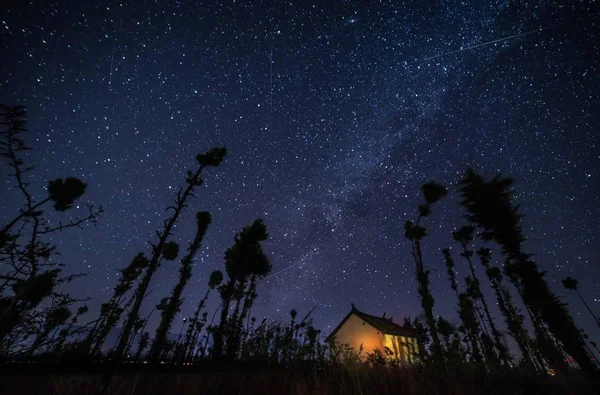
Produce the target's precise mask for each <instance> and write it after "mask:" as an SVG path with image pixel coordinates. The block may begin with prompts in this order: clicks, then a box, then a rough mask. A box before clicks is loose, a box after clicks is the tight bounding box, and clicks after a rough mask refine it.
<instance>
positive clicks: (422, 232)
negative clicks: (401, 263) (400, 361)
mask: <svg viewBox="0 0 600 395" xmlns="http://www.w3.org/2000/svg"><path fill="white" fill-rule="evenodd" d="M421 191H422V192H423V196H424V197H425V204H422V205H420V206H419V210H418V214H419V215H418V216H417V220H416V221H415V222H413V221H406V224H405V225H404V230H405V232H404V235H405V237H406V238H407V239H408V240H410V242H411V255H412V257H413V260H414V261H415V265H416V280H417V291H418V293H419V297H420V299H421V306H422V307H423V311H424V312H425V318H426V320H427V326H428V327H429V333H430V335H431V338H432V340H433V357H434V359H435V362H436V364H437V365H438V366H440V367H441V366H443V365H444V361H443V355H442V347H441V344H440V339H439V336H438V333H437V326H436V320H435V318H434V316H433V305H434V303H435V301H434V299H433V296H432V295H431V290H430V288H429V272H430V271H429V270H426V269H425V264H424V263H423V253H422V250H421V241H422V240H423V239H424V238H425V236H427V229H426V228H425V227H423V226H421V219H422V218H426V217H428V216H429V214H430V213H431V206H432V205H433V204H435V203H436V202H437V201H438V200H440V199H442V198H443V197H444V196H446V194H447V191H446V188H444V187H443V186H441V185H439V184H436V183H434V182H430V183H427V184H424V185H423V186H422V187H421Z"/></svg>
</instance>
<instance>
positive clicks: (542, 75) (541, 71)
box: [0, 0, 600, 338]
mask: <svg viewBox="0 0 600 395" xmlns="http://www.w3.org/2000/svg"><path fill="white" fill-rule="evenodd" d="M128 3H129V4H128ZM557 3H561V4H560V5H559V4H557ZM597 17H598V12H597V5H595V4H594V2H586V1H580V2H575V1H573V2H552V1H528V2H522V3H521V2H515V1H506V0H502V1H479V2H454V1H432V0H429V1H419V2H416V1H415V2H413V1H411V2H408V1H407V2H402V1H313V2H308V1H288V2H276V1H190V0H182V1H168V2H161V1H156V2H150V1H144V2H142V1H140V2H104V1H99V2H95V1H94V2H92V1H77V2H66V1H52V2H40V1H30V2H27V1H11V0H8V2H5V3H4V5H3V11H2V13H0V60H1V61H0V103H3V104H6V105H16V104H22V105H25V106H26V107H27V108H28V112H29V118H30V120H29V129H30V130H31V133H30V134H29V136H28V142H30V144H31V146H32V147H33V148H34V151H33V152H32V153H31V154H30V155H29V157H28V160H30V161H31V163H33V164H35V165H36V170H35V174H34V176H32V182H33V184H34V185H35V186H34V187H33V190H34V191H35V193H36V195H37V196H43V195H44V193H45V191H44V189H43V186H44V185H45V182H46V180H48V179H54V178H57V177H66V176H71V175H72V176H76V177H79V178H81V179H82V180H84V181H86V182H87V183H88V191H87V193H86V195H85V198H84V200H83V201H82V202H81V203H84V202H85V201H90V202H94V203H96V204H102V205H103V206H104V208H105V210H106V211H105V213H104V215H103V218H102V219H101V221H100V223H99V224H98V226H97V227H95V228H94V227H88V228H86V229H84V230H83V231H80V232H70V233H64V234H60V235H57V236H56V237H54V238H53V240H52V241H53V242H55V243H57V244H58V248H59V250H60V251H61V252H62V255H61V256H59V257H55V258H54V261H55V262H61V263H64V264H65V265H66V271H67V272H76V271H82V270H83V271H87V272H89V275H88V276H87V277H86V278H85V279H83V280H79V281H77V282H76V283H72V284H70V286H69V291H71V292H73V293H74V294H84V295H86V296H90V297H91V298H92V301H91V302H90V307H91V311H90V313H89V314H90V317H89V318H90V319H92V318H94V317H95V315H96V314H97V311H98V306H99V304H100V303H101V302H103V301H105V300H106V299H108V297H109V296H110V294H111V290H112V287H113V286H114V285H115V284H116V280H117V276H118V269H120V268H123V267H124V266H125V265H126V264H127V263H128V262H129V261H130V260H131V258H133V256H134V255H135V254H136V253H137V252H138V251H142V250H143V251H148V250H149V248H148V247H147V244H145V243H146V241H148V240H152V237H153V232H154V230H155V229H157V228H158V227H159V226H160V224H161V223H162V219H164V217H165V213H164V210H165V208H166V207H167V206H168V205H169V203H170V200H169V199H171V198H172V197H173V196H174V193H175V191H176V188H177V186H178V185H179V184H181V183H182V182H183V181H184V177H185V172H186V170H188V169H191V168H192V167H193V166H194V165H195V159H194V157H195V155H196V154H198V153H201V152H204V151H206V150H207V149H209V148H211V147H213V146H220V145H224V146H226V147H227V149H228V151H229V153H228V156H227V157H226V159H225V161H224V163H223V164H222V165H221V167H219V168H218V169H209V171H207V172H206V173H205V182H204V184H203V185H202V187H200V188H199V190H198V198H197V199H196V200H194V201H193V202H191V204H190V207H189V209H188V212H187V215H186V216H185V218H184V219H183V220H182V221H181V223H180V224H179V225H178V226H177V228H176V229H175V240H176V241H179V242H180V243H181V245H182V246H183V247H185V246H187V244H188V242H189V241H190V240H191V238H193V233H194V226H193V215H192V214H193V212H194V211H199V210H208V211H210V212H211V213H212V216H213V223H212V225H211V227H210V228H209V231H208V234H207V236H206V238H205V240H204V243H203V248H202V250H201V252H200V253H199V254H198V257H197V259H196V263H195V267H194V272H193V277H192V280H191V282H190V284H189V285H188V286H187V288H186V290H185V292H184V293H185V297H186V301H185V303H184V306H183V311H182V313H181V315H180V317H179V318H178V319H182V318H183V317H186V316H187V317H189V316H190V315H191V314H192V312H193V310H194V308H195V304H196V303H197V302H198V300H199V298H200V297H201V295H203V294H204V292H205V290H206V283H207V278H208V275H209V274H210V272H211V271H213V270H215V269H223V268H224V266H223V262H224V261H223V255H224V252H225V250H226V248H227V247H229V246H230V245H231V244H232V242H233V236H234V234H235V232H238V231H240V230H241V228H242V227H243V226H246V225H248V224H250V223H251V222H252V221H253V220H254V219H255V218H257V217H261V218H263V219H264V221H265V223H266V225H267V227H268V230H269V233H270V235H271V237H270V239H269V240H268V242H266V243H265V250H266V251H267V252H268V255H269V257H270V259H271V262H272V264H273V272H272V275H271V276H270V277H269V278H267V279H265V280H263V281H261V282H260V284H259V288H258V292H259V298H258V300H257V303H256V307H255V310H254V313H255V315H257V316H259V317H261V316H266V317H269V318H273V319H282V320H287V319H288V317H289V316H288V312H289V311H290V310H291V309H293V308H295V309H297V310H298V312H299V315H300V316H303V315H304V314H305V313H306V312H308V311H309V310H310V309H311V308H313V307H316V310H315V312H314V313H313V318H314V323H315V325H316V326H317V327H319V328H321V329H323V330H324V332H329V331H330V330H331V329H332V328H333V327H335V325H337V323H338V322H339V321H340V320H341V319H342V318H343V316H344V315H345V314H346V313H347V312H348V311H349V309H350V302H354V303H355V304H356V305H357V307H358V308H359V309H361V310H363V311H365V312H367V313H372V314H377V315H379V314H383V312H386V313H387V316H388V317H389V316H393V317H395V319H396V321H400V320H401V317H403V316H416V315H418V314H420V313H421V309H420V305H419V302H418V299H417V293H416V285H415V281H414V280H413V273H414V264H413V263H412V261H411V257H410V255H409V245H408V243H407V241H406V240H405V239H404V237H403V224H404V222H405V221H406V220H407V219H410V218H412V217H414V214H415V212H416V205H417V204H418V203H419V202H420V200H421V197H420V194H419V186H420V185H421V184H423V183H424V182H427V181H430V180H436V181H438V182H440V183H443V184H445V185H447V186H448V187H449V188H450V190H451V191H455V189H456V187H455V183H456V181H457V180H458V179H459V177H460V176H461V175H462V174H463V172H464V170H465V169H466V168H467V166H473V167H474V168H475V169H476V170H478V171H480V172H482V173H483V174H484V175H486V176H492V175H495V174H496V173H502V174H505V175H509V176H512V177H514V178H516V180H517V184H516V188H517V192H518V193H517V198H518V202H519V203H520V204H521V209H522V211H523V213H525V214H526V216H525V218H524V220H523V221H524V232H525V235H526V236H527V237H528V241H527V242H526V250H527V251H528V252H531V253H533V254H535V256H536V258H537V260H538V262H539V264H540V266H541V268H542V269H543V270H546V271H547V272H548V275H547V277H548V281H549V283H550V284H551V287H552V289H553V290H554V291H555V292H557V293H558V294H559V295H561V297H563V298H564V300H565V301H566V302H568V303H569V304H570V306H571V309H572V311H573V314H574V317H575V320H576V322H577V323H578V324H579V325H580V326H584V327H585V328H586V329H587V330H588V332H589V333H590V334H591V335H593V337H596V338H598V337H599V336H600V331H599V329H598V328H594V324H593V321H592V319H591V318H590V317H589V314H588V313H587V311H585V310H584V308H583V307H582V305H581V303H580V302H579V299H578V298H577V296H576V295H575V294H571V293H568V292H567V291H565V290H563V289H562V287H561V285H560V280H561V279H562V278H564V277H565V276H567V275H570V276H573V277H576V278H578V279H579V280H580V289H581V292H582V294H583V295H584V296H585V297H586V299H587V300H588V302H589V303H590V305H591V307H592V308H593V309H595V311H596V312H600V270H598V268H599V266H598V265H599V261H598V259H599V255H600V251H599V247H598V246H599V245H600V199H599V198H598V196H599V195H600V181H599V178H600V172H599V171H600V166H599V165H600V147H599V146H598V138H597V136H598V131H599V127H600V108H599V103H600V90H599V87H600V78H599V71H600V70H599V62H598V60H599V59H600V53H599V52H600V40H599V39H598V37H599V36H598V31H599V29H598V18H597ZM5 169H6V168H5ZM5 169H4V170H3V171H2V173H1V178H0V181H1V183H2V189H1V193H2V199H0V200H1V203H0V219H2V222H5V221H6V219H7V218H9V217H10V216H11V215H12V214H13V213H15V211H16V209H17V207H18V205H19V202H20V200H19V196H18V195H17V194H16V192H15V191H14V190H12V189H11V185H12V181H11V179H10V178H9V177H8V176H7V172H6V171H5ZM79 207H80V211H81V210H83V206H82V205H80V206H79ZM77 213H78V212H77V210H74V211H72V212H69V214H70V215H77ZM80 214H81V212H80ZM461 214H462V211H461V210H460V207H459V206H458V205H457V198H456V196H453V197H450V198H447V199H446V200H444V201H443V202H441V203H440V204H439V205H437V206H436V207H435V209H434V213H433V214H432V216H431V217H430V218H429V219H428V222H427V224H428V227H429V230H430V235H429V237H428V238H427V239H426V241H425V245H424V248H425V250H426V253H425V259H426V260H427V263H428V264H429V265H430V266H431V268H432V270H433V271H432V281H433V289H434V296H435V298H436V307H435V311H436V313H438V314H441V315H444V316H445V317H447V318H454V317H455V300H454V297H453V294H452V293H451V289H450V287H449V284H448V281H447V278H446V274H445V268H444V266H443V260H442V255H441V252H440V251H441V249H442V248H444V247H447V246H452V247H454V248H453V249H454V251H456V249H457V246H456V245H453V242H452V239H451V236H450V232H451V231H452V230H453V229H455V228H456V227H458V226H460V225H461V224H462V220H461V218H460V216H461ZM51 218H54V217H51ZM63 218H64V217H63ZM456 259H457V261H458V256H456ZM177 269H178V265H177V263H176V262H167V263H165V264H164V265H163V266H162V267H161V269H160V271H159V272H158V273H157V275H156V276H155V278H154V280H153V283H152V286H151V288H152V289H153V291H152V294H151V295H150V296H149V298H148V299H149V300H148V302H147V303H146V304H145V305H144V308H143V311H145V312H148V311H149V310H150V308H151V306H152V305H153V304H154V303H156V302H157V301H158V300H159V299H160V298H161V297H163V296H166V295H167V294H168V293H169V292H170V289H171V287H172V286H173V284H174V283H175V281H176V280H177ZM458 270H459V277H460V278H463V277H464V275H466V267H465V265H464V263H463V262H459V263H458ZM482 276H483V274H482ZM482 278H483V277H482ZM490 297H491V295H490ZM216 306H217V303H216V296H213V298H212V299H211V303H210V304H209V309H208V311H209V312H210V314H212V311H213V310H214V308H215V307H216ZM497 314H499V313H497ZM499 319H501V318H500V317H499ZM157 321H158V317H157V315H156V314H155V316H154V317H153V320H152V321H151V325H153V324H154V325H155V324H156V322H157ZM178 325H179V324H175V325H174V331H177V330H178Z"/></svg>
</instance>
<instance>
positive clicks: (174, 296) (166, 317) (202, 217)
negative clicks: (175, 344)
mask: <svg viewBox="0 0 600 395" xmlns="http://www.w3.org/2000/svg"><path fill="white" fill-rule="evenodd" d="M210 223H211V217H210V213H208V212H206V211H202V212H199V213H197V214H196V236H195V237H194V240H193V241H192V243H191V244H190V247H189V248H188V253H187V255H186V256H185V257H184V258H183V259H182V260H181V268H180V269H179V282H178V283H177V284H176V285H175V287H174V288H173V291H172V292H171V296H170V297H169V299H168V301H167V302H166V305H165V307H164V309H159V310H161V318H162V319H161V321H160V324H159V325H158V328H157V329H156V334H155V335H154V342H153V344H152V349H151V351H150V358H151V360H153V361H158V359H159V357H160V356H161V353H162V352H163V350H164V348H165V343H166V341H167V334H168V333H169V330H170V328H171V325H172V323H173V319H174V318H175V314H177V313H178V312H179V311H180V310H181V304H182V303H183V299H182V297H181V294H182V293H183V289H184V288H185V286H186V284H187V282H188V281H189V279H190V278H191V277H192V263H193V259H194V256H195V255H196V253H197V252H198V249H199V248H200V244H201V243H202V239H204V235H205V234H206V231H207V229H208V226H209V225H210ZM177 249H178V248H177ZM163 254H164V250H163ZM176 255H177V254H175V256H176Z"/></svg>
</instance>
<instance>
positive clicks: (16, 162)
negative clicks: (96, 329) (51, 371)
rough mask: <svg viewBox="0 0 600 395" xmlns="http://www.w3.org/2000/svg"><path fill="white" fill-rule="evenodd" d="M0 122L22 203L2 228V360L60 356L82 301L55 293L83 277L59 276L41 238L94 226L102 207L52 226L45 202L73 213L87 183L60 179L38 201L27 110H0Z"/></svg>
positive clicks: (0, 146)
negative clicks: (29, 153) (29, 155)
mask: <svg viewBox="0 0 600 395" xmlns="http://www.w3.org/2000/svg"><path fill="white" fill-rule="evenodd" d="M0 119H1V121H0V157H2V158H3V159H4V160H5V161H6V164H7V165H8V168H9V176H10V177H11V178H12V180H13V181H14V182H13V185H12V186H13V187H14V188H15V189H16V190H17V191H18V193H19V194H20V196H21V198H22V200H23V204H22V205H21V207H19V208H18V209H17V210H16V211H17V213H16V215H15V216H14V218H12V219H11V220H9V221H8V223H7V224H6V225H4V226H2V227H1V228H0V229H1V230H0V280H1V283H0V357H3V358H12V357H18V356H20V355H23V354H27V355H31V354H32V353H33V352H42V351H45V352H49V351H52V350H53V351H55V352H60V349H61V348H62V346H63V345H64V342H65V339H66V338H67V337H69V336H74V335H76V334H79V333H81V332H82V331H83V329H82V328H80V327H76V326H75V325H73V324H72V323H73V322H72V321H71V324H69V322H68V321H69V318H70V317H71V316H72V312H71V309H72V308H74V306H75V305H76V304H78V303H80V302H83V301H85V299H77V298H74V297H71V296H70V295H68V294H65V293H61V292H59V291H58V288H59V287H60V285H62V284H66V283H68V282H71V281H74V280H75V279H77V278H79V277H81V276H82V275H83V273H75V274H71V275H68V276H63V275H62V268H63V266H64V264H61V263H56V261H55V260H53V258H54V257H55V256H56V255H57V254H58V253H57V252H56V247H55V246H54V245H53V244H52V243H51V242H47V241H45V239H47V238H48V237H49V236H51V235H52V234H54V233H57V232H60V231H63V230H67V229H71V228H81V227H82V225H83V224H85V223H93V224H95V223H96V221H97V219H98V217H99V215H100V214H101V213H102V207H100V208H99V209H95V208H94V206H93V205H91V204H87V205H86V208H87V210H88V213H87V215H85V216H83V217H77V216H71V219H70V220H69V221H68V222H66V223H63V222H60V221H59V222H58V225H51V223H50V221H49V220H48V219H47V218H46V217H45V216H44V209H45V208H46V206H47V203H49V202H53V203H54V205H53V208H54V211H56V212H62V211H65V210H68V209H71V208H72V206H73V204H74V203H75V201H76V200H78V199H79V198H80V197H81V196H82V195H83V194H84V192H85V188H86V184H85V183H84V182H82V181H80V180H78V179H76V178H73V177H67V178H65V179H64V180H63V179H60V178H59V179H56V180H55V181H50V182H49V185H48V197H46V198H45V199H42V200H37V199H36V198H35V196H34V194H33V193H31V192H30V181H29V174H30V173H31V171H32V170H33V166H27V165H26V164H25V161H24V159H23V158H22V155H23V154H24V153H25V152H27V151H30V150H31V148H30V147H29V146H28V145H27V144H26V143H25V140H24V135H25V134H26V133H27V132H28V131H27V129H26V124H27V116H26V112H25V108H24V107H21V106H15V107H8V106H4V105H0ZM54 259H55V258H54ZM77 311H78V314H77V315H76V316H75V317H77V318H78V317H79V316H80V315H81V314H84V313H85V312H86V311H87V310H86V309H83V308H82V307H80V308H79V309H78V310H77ZM74 319H76V318H74Z"/></svg>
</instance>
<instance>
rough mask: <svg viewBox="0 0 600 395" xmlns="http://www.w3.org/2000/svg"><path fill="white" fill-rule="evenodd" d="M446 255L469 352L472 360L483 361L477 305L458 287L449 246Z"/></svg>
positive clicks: (443, 251)
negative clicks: (476, 311)
mask: <svg viewBox="0 0 600 395" xmlns="http://www.w3.org/2000/svg"><path fill="white" fill-rule="evenodd" d="M442 254H443V255H444V262H445V264H446V272H447V273H448V279H449V281H450V287H451V288H452V290H453V291H454V292H455V293H456V298H457V300H458V317H459V318H460V320H461V322H462V325H461V328H460V329H461V330H462V331H463V332H464V333H465V335H466V337H467V340H468V344H469V346H470V347H469V354H470V356H471V360H472V361H473V362H475V363H480V362H482V355H481V351H480V347H479V339H480V338H481V328H480V326H479V322H478V321H477V317H476V316H475V306H474V305H473V301H472V300H471V299H470V298H469V296H468V295H467V294H466V293H460V292H459V289H458V282H457V281H456V272H455V271H454V266H455V264H454V259H453V258H452V254H451V253H450V250H449V249H448V248H444V249H443V250H442Z"/></svg>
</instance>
